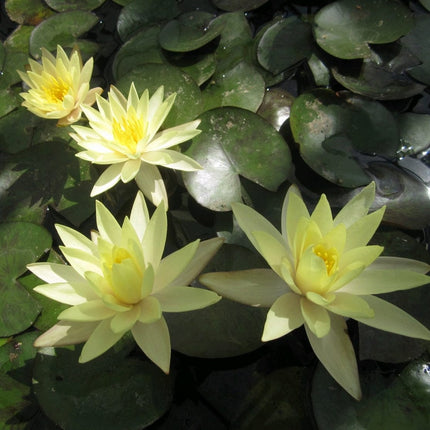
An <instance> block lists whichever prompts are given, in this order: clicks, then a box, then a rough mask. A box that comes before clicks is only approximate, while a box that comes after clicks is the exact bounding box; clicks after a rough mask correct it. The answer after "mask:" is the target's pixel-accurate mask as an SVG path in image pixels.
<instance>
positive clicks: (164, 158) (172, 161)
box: [142, 149, 203, 172]
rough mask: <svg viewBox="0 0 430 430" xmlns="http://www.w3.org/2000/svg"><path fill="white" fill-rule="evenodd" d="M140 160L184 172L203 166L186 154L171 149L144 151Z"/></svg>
mask: <svg viewBox="0 0 430 430" xmlns="http://www.w3.org/2000/svg"><path fill="white" fill-rule="evenodd" d="M142 160H143V161H146V162H147V163H149V164H156V165H158V166H164V167H168V168H170V169H176V170H183V171H184V172H194V171H196V170H200V169H202V168H203V167H202V166H201V165H200V164H199V163H197V161H194V160H193V159H192V158H191V157H188V155H185V154H182V153H181V152H178V151H174V150H171V149H162V150H158V151H151V152H145V153H143V154H142Z"/></svg>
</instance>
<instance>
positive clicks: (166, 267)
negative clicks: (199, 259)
mask: <svg viewBox="0 0 430 430" xmlns="http://www.w3.org/2000/svg"><path fill="white" fill-rule="evenodd" d="M199 242H200V241H199V240H195V241H194V242H191V243H189V244H188V245H186V246H184V247H183V248H181V249H179V250H178V251H175V252H173V253H172V254H170V255H168V256H167V257H165V258H163V259H162V260H161V261H160V265H159V266H158V270H157V273H156V274H155V281H154V291H155V292H156V291H159V290H160V289H161V288H163V287H167V286H168V285H169V284H171V282H172V281H174V280H175V279H176V278H177V277H178V276H179V275H180V274H181V272H183V271H184V270H185V268H186V267H187V266H188V264H189V263H190V262H191V260H192V258H193V257H194V254H195V253H196V251H197V248H198V246H199Z"/></svg>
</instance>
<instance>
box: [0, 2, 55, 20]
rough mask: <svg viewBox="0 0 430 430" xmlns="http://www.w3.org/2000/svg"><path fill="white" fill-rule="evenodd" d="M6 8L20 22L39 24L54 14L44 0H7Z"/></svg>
mask: <svg viewBox="0 0 430 430" xmlns="http://www.w3.org/2000/svg"><path fill="white" fill-rule="evenodd" d="M5 9H6V12H7V14H8V16H9V18H10V19H11V20H12V21H14V22H17V23H18V24H28V25H38V24H40V23H41V22H42V21H43V20H45V19H46V18H48V17H50V16H51V15H53V14H54V12H53V11H52V10H51V9H49V8H48V7H46V4H45V2H44V1H42V0H6V2H5Z"/></svg>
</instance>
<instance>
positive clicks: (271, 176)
mask: <svg viewBox="0 0 430 430" xmlns="http://www.w3.org/2000/svg"><path fill="white" fill-rule="evenodd" d="M200 119H201V121H202V122H201V123H200V126H199V129H200V130H202V133H201V134H199V135H198V136H197V137H196V138H194V139H193V140H192V144H191V146H190V148H189V149H188V150H187V151H186V153H187V155H189V156H191V157H192V158H193V159H195V160H196V161H197V162H199V163H200V164H201V165H202V167H203V170H200V171H197V172H190V173H188V172H187V173H184V175H183V177H184V182H185V185H186V187H187V189H188V191H189V192H190V194H191V195H192V196H193V197H194V198H195V199H196V200H197V201H198V202H199V203H200V204H201V205H202V206H205V207H207V208H209V209H212V210H216V211H228V210H230V205H231V203H232V202H235V201H240V200H241V186H240V180H239V175H242V176H244V177H245V178H247V179H249V180H251V181H253V182H256V183H257V184H259V185H261V186H263V187H265V188H267V189H269V190H271V191H275V190H276V189H277V188H278V186H279V185H280V184H281V183H282V182H283V181H284V180H285V179H286V178H287V176H288V173H289V170H290V168H291V155H290V151H289V148H288V146H287V144H286V142H285V141H284V139H283V138H282V137H281V135H280V134H279V133H277V132H276V130H275V129H274V128H273V127H272V126H271V125H269V124H268V123H267V122H266V121H265V120H264V119H263V118H261V117H260V116H259V115H257V114H254V113H252V112H250V111H248V110H245V109H239V108H233V107H226V108H218V109H213V110H211V111H208V112H205V113H203V114H202V115H201V116H200ZM268 164H270V169H267V165H268Z"/></svg>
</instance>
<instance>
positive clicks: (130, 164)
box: [121, 159, 142, 183]
mask: <svg viewBox="0 0 430 430" xmlns="http://www.w3.org/2000/svg"><path fill="white" fill-rule="evenodd" d="M141 164H142V162H141V161H140V159H137V160H128V161H126V162H125V163H123V165H122V169H121V180H122V182H124V183H127V182H130V181H131V180H132V179H134V178H135V177H136V175H137V172H138V171H139V169H140V165H141Z"/></svg>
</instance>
